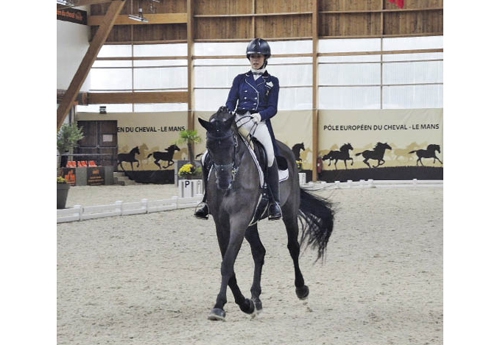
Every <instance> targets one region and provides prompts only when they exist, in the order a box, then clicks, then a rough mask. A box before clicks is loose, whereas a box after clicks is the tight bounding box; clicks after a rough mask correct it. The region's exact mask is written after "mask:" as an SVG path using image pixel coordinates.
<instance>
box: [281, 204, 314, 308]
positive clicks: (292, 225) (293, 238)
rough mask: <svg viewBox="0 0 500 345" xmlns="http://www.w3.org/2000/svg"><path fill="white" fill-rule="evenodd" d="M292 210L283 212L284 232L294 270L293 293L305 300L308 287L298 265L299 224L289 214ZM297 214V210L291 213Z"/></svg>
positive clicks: (307, 294) (295, 218)
mask: <svg viewBox="0 0 500 345" xmlns="http://www.w3.org/2000/svg"><path fill="white" fill-rule="evenodd" d="M290 213H293V212H283V222H284V223H285V227H286V233H287V236H288V244H287V248H288V252H289V253H290V256H291V257H292V261H293V268H294V271H295V293H296V294H297V297H298V298H299V299H301V300H305V299H306V298H307V296H309V288H308V287H307V285H305V282H304V276H303V275H302V272H301V271H300V267H299V255H300V244H299V241H298V234H299V225H298V223H297V217H293V216H290ZM293 214H297V212H295V213H293Z"/></svg>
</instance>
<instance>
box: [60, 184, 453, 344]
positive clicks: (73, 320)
mask: <svg viewBox="0 0 500 345" xmlns="http://www.w3.org/2000/svg"><path fill="white" fill-rule="evenodd" d="M316 193H317V194H319V195H321V196H324V197H328V198H330V199H331V200H332V201H334V202H335V205H336V208H337V216H336V223H335V229H334V232H333V234H332V237H331V239H330V243H329V245H328V251H327V259H326V262H325V263H324V264H321V263H316V264H314V259H315V254H316V253H315V252H313V251H310V250H307V251H305V252H304V253H303V255H302V257H301V268H302V271H303V274H304V278H305V280H306V284H307V285H308V286H309V288H310V296H309V301H308V307H309V308H310V310H312V311H310V310H309V309H308V307H307V306H305V305H304V304H303V302H302V301H299V300H298V299H297V298H296V296H295V291H294V286H293V265H292V262H291V259H290V256H289V254H288V251H287V248H286V231H285V228H284V226H283V223H281V222H269V221H261V222H260V223H259V229H260V234H261V237H262V241H263V243H264V245H265V247H266V250H267V256H266V263H265V265H264V271H263V277H262V289H263V293H262V296H261V299H262V303H263V312H262V313H261V314H260V315H259V316H258V317H256V318H255V319H250V317H249V316H248V315H246V314H243V313H242V312H241V311H240V310H239V308H238V306H237V305H236V304H235V303H234V301H233V298H232V295H231V294H228V304H227V305H226V307H225V309H226V312H227V317H226V320H227V321H226V322H213V321H209V320H207V315H208V313H209V311H210V310H211V308H212V307H213V304H214V302H215V298H216V295H217V293H218V289H219V283H220V272H219V267H220V254H219V249H218V245H217V240H216V235H215V227H214V223H213V221H212V219H210V220H208V221H204V220H198V219H195V218H194V217H193V216H192V214H193V209H182V210H175V211H167V212H160V213H152V214H146V215H133V216H122V217H109V218H101V219H94V220H86V221H81V222H72V223H61V224H58V225H57V239H58V244H57V249H58V252H57V259H58V263H57V266H58V267H57V272H58V276H57V279H58V284H57V287H58V291H57V296H58V300H57V307H58V317H57V318H58V320H57V323H58V324H57V331H58V336H57V338H58V344H59V345H64V344H89V345H90V344H92V345H96V344H141V345H144V344H155V345H157V344H272V345H275V344H287V345H291V344H301V345H303V344H336V345H338V344H340V345H342V344H352V345H361V344H367V345H377V344H381V345H382V344H384V345H387V344H396V345H403V344H420V345H423V344H442V343H443V188H442V187H412V186H408V187H404V188H363V189H325V190H321V191H317V192H316ZM174 195H177V190H176V188H175V187H174V186H172V185H134V186H98V187H73V188H71V190H70V194H69V197H68V204H67V206H68V207H72V206H73V205H84V206H85V205H102V204H111V203H114V202H115V201H117V200H121V201H124V202H127V201H139V200H141V199H144V198H147V199H151V200H155V199H165V198H170V197H172V196H174ZM235 270H236V274H237V276H238V283H239V285H240V287H241V289H242V291H243V292H244V293H245V294H247V295H250V293H249V290H250V285H251V280H252V273H253V261H252V257H251V254H250V250H249V246H248V244H247V243H246V242H245V243H244V244H243V246H242V249H241V251H240V254H239V256H238V260H237V262H236V268H235Z"/></svg>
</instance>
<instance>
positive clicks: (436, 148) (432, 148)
mask: <svg viewBox="0 0 500 345" xmlns="http://www.w3.org/2000/svg"><path fill="white" fill-rule="evenodd" d="M427 150H428V151H437V152H439V153H441V147H440V146H439V145H437V144H430V145H429V146H427Z"/></svg>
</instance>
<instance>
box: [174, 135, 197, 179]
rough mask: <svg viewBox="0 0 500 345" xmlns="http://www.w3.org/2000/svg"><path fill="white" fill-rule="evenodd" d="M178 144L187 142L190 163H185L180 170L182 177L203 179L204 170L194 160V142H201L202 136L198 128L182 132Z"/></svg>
mask: <svg viewBox="0 0 500 345" xmlns="http://www.w3.org/2000/svg"><path fill="white" fill-rule="evenodd" d="M177 143H178V144H187V148H188V159H189V163H187V164H184V165H183V166H182V167H181V168H180V169H179V171H178V173H177V174H178V176H179V178H181V179H201V177H202V171H201V166H200V164H196V162H195V160H194V144H198V143H201V137H200V136H199V135H198V132H197V131H196V130H184V131H181V133H180V139H179V140H178V141H177Z"/></svg>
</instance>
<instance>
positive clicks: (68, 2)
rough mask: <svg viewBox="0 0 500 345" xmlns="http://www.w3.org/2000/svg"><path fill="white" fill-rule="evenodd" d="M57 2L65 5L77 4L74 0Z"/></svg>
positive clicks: (58, 0)
mask: <svg viewBox="0 0 500 345" xmlns="http://www.w3.org/2000/svg"><path fill="white" fill-rule="evenodd" d="M57 4H58V5H63V6H75V2H74V1H72V0H57Z"/></svg>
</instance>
